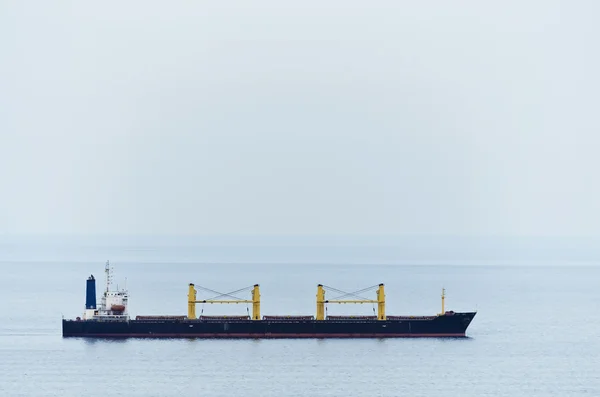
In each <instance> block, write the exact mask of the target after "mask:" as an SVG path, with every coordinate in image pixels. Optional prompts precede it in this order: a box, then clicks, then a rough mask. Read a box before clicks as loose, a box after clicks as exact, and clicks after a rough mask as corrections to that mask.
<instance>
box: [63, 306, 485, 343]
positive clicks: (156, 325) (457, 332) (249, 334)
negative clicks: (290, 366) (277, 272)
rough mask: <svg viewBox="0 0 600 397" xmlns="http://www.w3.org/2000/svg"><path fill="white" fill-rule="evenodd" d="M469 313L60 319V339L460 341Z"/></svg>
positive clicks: (471, 318) (467, 323) (471, 314)
mask: <svg viewBox="0 0 600 397" xmlns="http://www.w3.org/2000/svg"><path fill="white" fill-rule="evenodd" d="M473 317H475V313H474V312H471V313H454V314H452V315H444V316H434V317H421V318H410V317H406V318H402V319H394V320H386V321H378V320H323V321H315V320H257V321H252V320H224V319H220V320H172V319H167V320H129V321H98V320H89V321H85V320H83V321H76V320H63V322H62V333H63V337H96V338H98V337H100V338H103V337H111V338H113V337H124V338H127V337H129V338H142V337H150V338H399V337H464V336H465V332H466V330H467V327H468V326H469V324H470V323H471V321H472V320H473Z"/></svg>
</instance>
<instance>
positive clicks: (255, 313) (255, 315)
mask: <svg viewBox="0 0 600 397" xmlns="http://www.w3.org/2000/svg"><path fill="white" fill-rule="evenodd" d="M199 288H202V289H203V290H206V291H210V292H212V293H216V294H218V295H217V296H215V297H214V298H211V299H205V300H197V299H196V286H195V285H194V284H192V283H190V285H189V289H188V319H196V318H197V317H196V304H197V303H209V304H237V303H252V320H260V287H259V285H258V284H254V286H253V287H246V288H242V289H239V290H237V291H233V292H228V293H224V294H223V293H220V292H217V291H213V290H210V289H208V288H204V287H199ZM249 288H252V300H247V299H240V298H238V297H236V296H233V294H235V293H238V292H240V291H243V290H245V289H249ZM220 297H229V298H234V299H226V300H223V299H217V298H220Z"/></svg>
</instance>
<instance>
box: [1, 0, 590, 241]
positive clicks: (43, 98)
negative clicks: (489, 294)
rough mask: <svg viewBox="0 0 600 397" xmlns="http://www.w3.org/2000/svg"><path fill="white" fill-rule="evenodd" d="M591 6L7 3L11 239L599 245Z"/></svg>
mask: <svg viewBox="0 0 600 397" xmlns="http://www.w3.org/2000/svg"><path fill="white" fill-rule="evenodd" d="M599 15H600V5H599V3H598V2H596V1H563V2H556V1H503V2H495V4H492V2H483V1H462V2H461V1H445V0H444V1H428V2H414V1H410V2H409V1H398V0H396V1H387V2H376V1H368V2H365V1H348V0H344V1H323V0H319V1H306V0H303V1H299V2H286V1H280V0H271V1H261V0H253V1H247V0H244V1H229V2H215V1H212V2H206V1H182V2H177V1H171V2H164V1H148V0H146V1H126V2H123V1H101V2H77V1H65V2H60V1H57V2H48V1H37V2H34V1H32V2H25V1H20V0H15V1H7V0H2V1H0V50H1V55H0V56H1V58H0V182H1V185H0V186H1V191H0V233H4V234H16V233H51V234H60V233H75V234H77V233H119V234H125V233H145V234H148V233H186V234H190V233H198V234H210V233H217V234H228V233H234V234H244V233H250V234H265V233H268V234H277V233H303V234H330V233H332V234H335V233H344V234H355V233H360V234H451V235H588V236H600V216H599V215H600V185H599V183H598V173H599V172H600V156H599V149H600V147H599V143H600V136H599V132H600V121H599V109H600V98H599V93H600V77H599V73H600V72H599V71H600V51H599V50H598V48H599V47H598V46H599V39H600V24H598V23H597V22H598V16H599Z"/></svg>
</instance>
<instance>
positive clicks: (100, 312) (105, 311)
mask: <svg viewBox="0 0 600 397" xmlns="http://www.w3.org/2000/svg"><path fill="white" fill-rule="evenodd" d="M104 272H105V274H106V288H105V289H104V292H103V294H102V298H101V300H100V302H101V303H100V306H99V307H98V308H97V309H86V311H85V314H84V317H83V318H84V319H85V320H107V321H110V320H116V321H119V320H121V321H127V320H129V313H128V311H127V304H128V301H129V293H128V292H127V289H119V288H118V287H117V289H114V290H111V287H112V278H113V275H112V268H111V267H110V263H109V262H108V261H106V266H105V268H104Z"/></svg>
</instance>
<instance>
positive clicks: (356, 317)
mask: <svg viewBox="0 0 600 397" xmlns="http://www.w3.org/2000/svg"><path fill="white" fill-rule="evenodd" d="M327 320H377V316H327Z"/></svg>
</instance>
